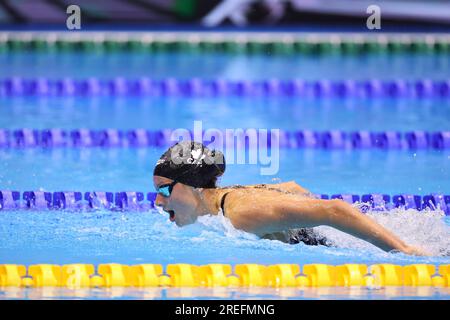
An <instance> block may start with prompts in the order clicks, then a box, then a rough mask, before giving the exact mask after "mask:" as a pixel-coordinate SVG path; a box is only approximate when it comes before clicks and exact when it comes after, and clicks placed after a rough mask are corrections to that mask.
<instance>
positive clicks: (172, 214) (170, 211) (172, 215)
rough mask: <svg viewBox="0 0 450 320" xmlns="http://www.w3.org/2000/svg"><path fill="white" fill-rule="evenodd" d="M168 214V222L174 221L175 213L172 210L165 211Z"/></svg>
mask: <svg viewBox="0 0 450 320" xmlns="http://www.w3.org/2000/svg"><path fill="white" fill-rule="evenodd" d="M167 212H168V213H169V219H170V221H172V222H173V221H175V211H173V210H169V211H167Z"/></svg>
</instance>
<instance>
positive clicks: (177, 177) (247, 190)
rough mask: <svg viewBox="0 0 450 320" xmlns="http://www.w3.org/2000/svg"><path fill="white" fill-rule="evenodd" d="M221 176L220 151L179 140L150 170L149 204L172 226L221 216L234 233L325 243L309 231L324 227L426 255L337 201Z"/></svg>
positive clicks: (289, 186)
mask: <svg viewBox="0 0 450 320" xmlns="http://www.w3.org/2000/svg"><path fill="white" fill-rule="evenodd" d="M224 172H225V158H224V156H223V154H222V152H220V151H216V150H210V149H208V148H207V147H205V146H204V145H203V144H201V143H197V142H193V141H182V142H179V143H177V144H175V145H173V146H172V147H170V148H169V149H168V150H167V151H166V152H165V153H164V154H163V155H162V156H161V158H160V159H159V160H158V162H157V163H156V166H155V168H154V171H153V183H154V186H155V188H156V190H157V197H156V201H155V205H156V206H159V207H162V209H163V210H164V211H166V212H168V213H169V219H170V221H173V222H175V223H176V224H177V226H184V225H188V224H191V223H194V222H195V221H196V220H197V218H198V217H199V216H203V215H207V214H213V215H215V214H220V213H222V214H223V215H224V216H226V217H227V218H228V219H229V220H230V221H231V223H232V225H233V226H234V227H235V228H236V229H240V230H244V231H246V232H249V233H253V234H256V235H257V236H259V237H261V238H268V239H277V240H282V241H289V242H291V243H292V242H299V241H302V242H305V243H307V244H313V245H317V244H325V245H326V244H327V241H326V239H320V238H319V239H317V237H315V236H314V234H313V231H312V229H311V228H312V227H316V226H320V225H326V226H330V227H333V228H336V229H338V230H340V231H343V232H346V233H348V234H350V235H353V236H355V237H358V238H360V239H363V240H365V241H368V242H370V243H372V244H373V245H375V246H377V247H379V248H381V249H383V250H385V251H394V252H396V251H397V252H398V251H400V252H403V253H406V254H411V255H427V253H425V252H423V250H421V249H419V248H416V247H413V246H409V245H407V244H406V243H404V242H403V241H402V240H401V239H399V238H398V237H397V236H396V235H394V234H393V233H392V232H390V231H389V230H387V229H385V228H384V227H383V226H381V225H379V224H378V223H376V222H375V221H374V220H372V219H371V218H370V217H368V216H366V215H364V214H361V212H359V211H358V210H357V209H356V208H354V207H352V206H351V205H350V204H348V203H346V202H344V201H342V200H339V199H333V200H323V199H316V198H314V197H313V195H312V194H311V193H310V192H309V191H308V190H307V189H305V188H303V187H301V186H300V185H298V184H297V183H295V182H294V181H289V182H284V183H276V184H260V185H247V186H242V185H236V186H231V187H223V188H219V187H217V179H218V177H220V176H221V175H223V173H224ZM293 229H294V230H295V229H300V232H299V233H297V235H296V236H297V239H295V236H294V239H286V234H287V233H289V232H290V231H291V230H293ZM291 233H292V232H291ZM296 240H297V241H296Z"/></svg>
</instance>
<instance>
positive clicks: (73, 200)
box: [0, 190, 450, 215]
mask: <svg viewBox="0 0 450 320" xmlns="http://www.w3.org/2000/svg"><path fill="white" fill-rule="evenodd" d="M156 196H157V194H156V193H155V192H140V191H120V192H110V191H90V192H81V191H57V192H49V191H25V192H20V191H11V190H0V210H3V211H16V210H30V209H33V210H66V211H90V210H97V209H101V210H111V211H148V210H151V209H153V208H155V200H156ZM312 196H313V197H315V198H317V199H341V200H343V201H345V202H347V203H350V204H354V203H358V204H361V206H360V208H359V209H360V211H361V212H363V213H364V212H367V211H368V210H371V211H387V210H391V209H394V208H404V209H415V210H435V209H440V210H442V211H444V213H445V214H446V215H450V195H444V194H440V193H432V194H427V195H413V194H394V195H388V194H379V193H373V194H362V195H357V194H331V195H328V194H313V195H312Z"/></svg>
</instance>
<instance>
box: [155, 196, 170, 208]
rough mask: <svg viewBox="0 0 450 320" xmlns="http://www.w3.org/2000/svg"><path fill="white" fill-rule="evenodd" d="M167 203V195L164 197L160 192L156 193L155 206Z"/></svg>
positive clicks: (162, 205)
mask: <svg viewBox="0 0 450 320" xmlns="http://www.w3.org/2000/svg"><path fill="white" fill-rule="evenodd" d="M166 203H167V199H166V198H165V197H163V196H162V195H160V194H157V195H156V199H155V206H158V207H164V205H165V204H166Z"/></svg>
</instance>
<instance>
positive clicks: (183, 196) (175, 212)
mask: <svg viewBox="0 0 450 320" xmlns="http://www.w3.org/2000/svg"><path fill="white" fill-rule="evenodd" d="M171 183H173V180H171V179H168V178H164V177H160V176H154V177H153V185H154V186H155V189H156V190H158V189H160V188H161V187H163V188H161V189H165V191H166V193H165V195H167V191H168V190H167V189H168V188H167V187H165V188H164V186H168V185H170V184H171ZM161 191H163V190H161ZM155 205H157V206H159V207H162V208H163V210H164V211H166V212H168V213H169V219H170V221H175V223H176V224H177V226H179V227H181V226H185V225H187V224H191V223H194V222H195V221H196V220H197V216H198V214H197V210H196V208H197V206H198V201H197V200H196V197H195V193H194V188H192V187H190V186H187V185H185V184H182V183H180V182H178V183H176V184H175V185H173V187H172V192H171V193H170V195H169V196H168V197H166V196H164V195H163V194H162V193H158V194H157V195H156V200H155Z"/></svg>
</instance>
